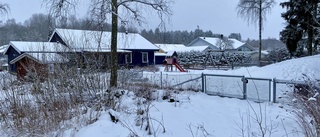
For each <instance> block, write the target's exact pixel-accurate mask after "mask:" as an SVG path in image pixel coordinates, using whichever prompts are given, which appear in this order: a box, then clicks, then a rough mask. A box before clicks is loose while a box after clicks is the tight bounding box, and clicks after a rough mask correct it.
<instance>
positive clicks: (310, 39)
mask: <svg viewBox="0 0 320 137" xmlns="http://www.w3.org/2000/svg"><path fill="white" fill-rule="evenodd" d="M312 39H313V28H312V27H311V26H309V27H308V43H307V49H308V55H309V56H311V55H312Z"/></svg>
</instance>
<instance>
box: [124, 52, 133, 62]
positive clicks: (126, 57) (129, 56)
mask: <svg viewBox="0 0 320 137" xmlns="http://www.w3.org/2000/svg"><path fill="white" fill-rule="evenodd" d="M125 62H126V63H132V57H131V53H130V54H126V55H125Z"/></svg>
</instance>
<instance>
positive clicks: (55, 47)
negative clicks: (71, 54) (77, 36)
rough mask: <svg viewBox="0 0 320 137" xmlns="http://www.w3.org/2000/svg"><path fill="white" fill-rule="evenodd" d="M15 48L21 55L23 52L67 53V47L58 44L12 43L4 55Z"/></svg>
mask: <svg viewBox="0 0 320 137" xmlns="http://www.w3.org/2000/svg"><path fill="white" fill-rule="evenodd" d="M10 46H11V47H13V48H14V49H15V50H16V51H18V52H19V53H21V52H58V51H65V50H66V47H65V46H64V45H62V44H59V43H56V42H29V41H10V43H9V46H8V47H7V48H6V49H5V51H4V53H5V52H6V51H7V50H8V49H9V47H10Z"/></svg>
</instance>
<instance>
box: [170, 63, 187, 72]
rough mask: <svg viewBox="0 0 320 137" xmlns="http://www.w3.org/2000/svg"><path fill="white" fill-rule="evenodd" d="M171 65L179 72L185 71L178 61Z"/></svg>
mask: <svg viewBox="0 0 320 137" xmlns="http://www.w3.org/2000/svg"><path fill="white" fill-rule="evenodd" d="M173 65H174V66H176V67H177V68H178V69H179V71H180V72H187V71H186V70H184V69H183V68H182V67H181V66H180V65H179V64H178V63H173Z"/></svg>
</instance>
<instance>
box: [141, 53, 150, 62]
mask: <svg viewBox="0 0 320 137" xmlns="http://www.w3.org/2000/svg"><path fill="white" fill-rule="evenodd" d="M148 62H149V60H148V52H142V63H148Z"/></svg>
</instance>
